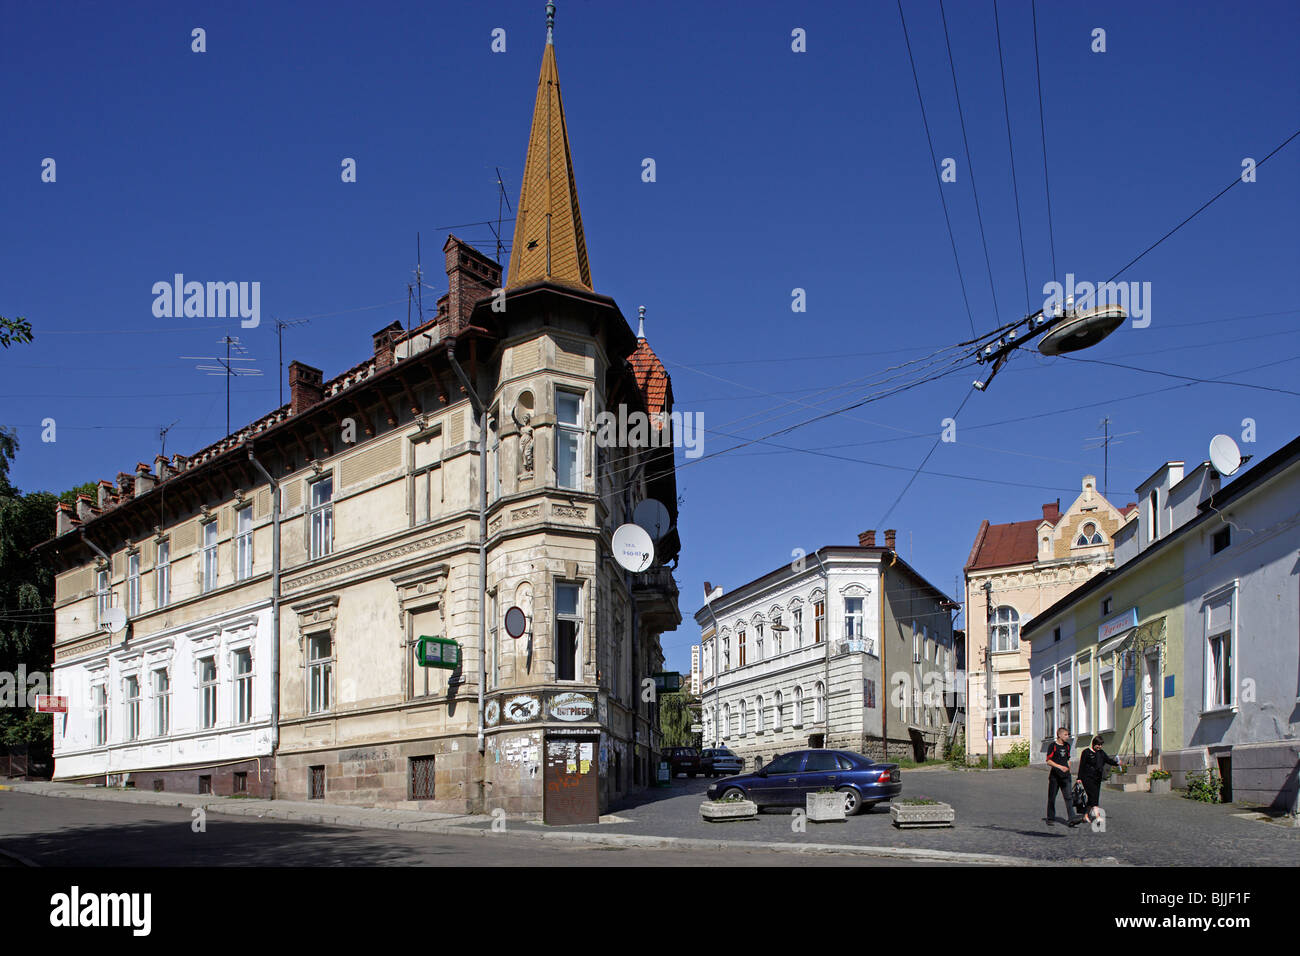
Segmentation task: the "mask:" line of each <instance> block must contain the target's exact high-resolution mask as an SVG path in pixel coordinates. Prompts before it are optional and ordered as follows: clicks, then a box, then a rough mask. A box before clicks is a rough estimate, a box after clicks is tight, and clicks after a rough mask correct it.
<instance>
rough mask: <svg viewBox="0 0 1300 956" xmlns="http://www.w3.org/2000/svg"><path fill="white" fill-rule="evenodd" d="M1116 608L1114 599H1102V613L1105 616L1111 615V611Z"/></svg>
mask: <svg viewBox="0 0 1300 956" xmlns="http://www.w3.org/2000/svg"><path fill="white" fill-rule="evenodd" d="M1114 607H1115V604H1114V600H1113V599H1112V598H1103V599H1102V602H1101V613H1102V614H1103V615H1106V614H1109V613H1110V612H1111V610H1112V609H1113V608H1114Z"/></svg>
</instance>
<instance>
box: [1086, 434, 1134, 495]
mask: <svg viewBox="0 0 1300 956" xmlns="http://www.w3.org/2000/svg"><path fill="white" fill-rule="evenodd" d="M1110 424H1111V422H1110V416H1109V415H1107V416H1106V417H1105V418H1103V419H1102V420H1101V421H1099V422H1098V423H1097V427H1098V428H1101V429H1103V432H1102V434H1100V435H1094V436H1093V437H1092V438H1085V439H1084V441H1089V442H1096V443H1097V444H1095V445H1084V446H1083V450H1084V451H1095V450H1096V449H1098V448H1101V449H1104V451H1103V453H1102V454H1103V460H1102V473H1101V489H1102V490H1101V494H1102V497H1103V498H1106V499H1108V500H1109V498H1110V446H1111V445H1122V444H1124V438H1125V437H1126V436H1128V435H1140V434H1141V432H1140V431H1132V432H1119V433H1118V434H1115V435H1112V434H1111V433H1110Z"/></svg>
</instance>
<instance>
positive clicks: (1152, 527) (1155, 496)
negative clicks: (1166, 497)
mask: <svg viewBox="0 0 1300 956" xmlns="http://www.w3.org/2000/svg"><path fill="white" fill-rule="evenodd" d="M1159 536H1160V494H1159V492H1157V491H1156V489H1154V488H1152V489H1151V494H1150V496H1149V497H1148V498H1147V543H1148V544H1149V543H1151V542H1152V541H1154V540H1155V539H1156V538H1158V537H1159Z"/></svg>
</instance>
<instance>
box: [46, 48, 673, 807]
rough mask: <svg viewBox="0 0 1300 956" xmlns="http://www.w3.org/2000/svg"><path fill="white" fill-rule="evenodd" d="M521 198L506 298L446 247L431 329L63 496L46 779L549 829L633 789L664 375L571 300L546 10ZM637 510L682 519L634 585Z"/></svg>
mask: <svg viewBox="0 0 1300 956" xmlns="http://www.w3.org/2000/svg"><path fill="white" fill-rule="evenodd" d="M518 210H519V215H518V219H517V223H516V231H515V236H514V246H513V248H514V250H515V252H514V253H513V255H512V257H511V262H510V272H509V277H508V280H507V281H506V283H505V285H504V289H502V288H499V287H500V286H501V285H502V282H501V278H502V277H501V267H500V266H499V265H498V264H497V263H495V262H493V261H492V260H490V259H488V258H487V257H485V256H483V255H482V254H480V253H478V252H477V251H476V250H474V249H473V248H471V247H470V246H468V245H467V244H465V243H463V242H461V241H460V240H458V239H456V238H455V237H454V236H452V237H450V238H448V240H447V242H446V244H445V246H444V251H445V253H446V270H447V282H448V289H449V291H448V293H447V294H446V295H444V296H443V297H442V298H441V299H440V300H439V302H438V314H437V316H436V317H435V318H432V319H430V320H429V321H427V322H425V323H424V324H422V325H421V326H420V327H418V328H415V329H413V330H411V331H410V332H409V333H408V332H406V331H405V330H404V329H403V328H402V326H401V324H400V323H397V322H394V323H393V324H391V325H389V326H388V327H386V328H384V329H382V330H380V331H379V332H377V333H375V334H374V336H373V352H372V353H371V354H368V355H367V356H366V357H365V359H364V360H363V361H361V362H360V363H359V364H357V365H355V366H353V367H352V368H350V369H348V370H347V371H345V372H343V373H342V374H340V375H337V376H336V377H334V378H332V379H330V380H329V381H325V380H324V378H323V375H322V373H321V372H320V371H319V370H317V369H314V368H311V367H309V366H306V365H303V364H302V363H299V362H294V363H293V364H292V365H291V366H290V370H289V380H290V388H291V400H290V402H289V403H288V404H287V405H285V406H284V407H281V408H278V409H276V410H275V411H273V412H271V413H270V414H269V415H267V416H265V417H264V418H262V419H260V420H259V421H256V422H254V423H252V424H250V425H248V426H246V427H244V428H242V429H240V430H238V431H237V432H236V433H234V434H232V435H229V436H227V437H226V438H224V439H222V440H221V441H220V442H218V443H216V444H215V445H212V446H211V447H209V448H206V449H204V450H202V451H201V452H199V453H198V454H196V455H194V456H192V457H190V458H185V457H182V456H179V455H178V456H176V457H175V459H173V460H167V459H164V458H161V457H160V458H159V459H157V460H156V461H155V463H154V465H153V466H152V467H151V466H149V465H147V464H143V463H142V464H140V465H139V466H138V467H137V469H136V471H135V473H134V474H126V473H124V474H121V475H119V476H118V481H117V483H116V484H115V485H110V484H109V483H107V482H104V483H101V486H100V491H99V498H98V501H91V500H90V499H88V498H83V499H81V500H79V501H78V503H77V508H76V510H75V512H74V511H73V510H72V509H68V508H66V507H64V508H61V510H60V512H59V516H58V528H57V535H56V537H55V538H54V539H52V540H51V541H50V542H47V543H46V544H45V545H44V546H43V549H44V551H45V553H46V554H47V555H48V556H49V557H50V558H51V559H52V560H53V561H54V563H55V564H56V566H57V584H56V602H55V608H56V615H57V624H56V639H55V655H56V664H55V685H56V689H57V688H60V687H62V688H63V690H58V692H60V693H63V692H67V693H69V694H70V695H71V696H72V698H73V700H72V701H71V703H72V706H71V707H70V713H69V714H68V715H67V717H66V719H65V720H63V721H62V726H61V727H60V725H59V724H57V723H56V727H55V734H56V735H55V758H56V768H55V776H56V778H57V779H69V780H85V781H98V782H104V781H105V780H106V779H107V780H108V781H109V782H114V783H121V784H126V785H136V786H139V787H140V788H142V789H146V788H153V789H179V790H184V791H187V792H196V791H198V792H204V791H205V790H211V791H213V792H216V793H230V792H240V791H244V792H249V793H256V794H273V795H275V796H277V797H283V798H289V799H322V800H325V801H327V802H339V803H357V804H362V803H364V804H389V805H409V806H419V807H421V808H426V809H432V810H449V811H457V812H466V811H479V812H486V811H491V810H493V809H496V808H501V809H504V810H506V811H508V812H511V813H524V814H530V815H531V814H542V813H544V814H545V815H546V817H547V818H548V819H551V820H553V821H554V822H564V821H566V820H572V819H594V816H595V814H596V813H597V812H599V810H600V809H603V808H605V807H606V806H607V805H608V804H609V802H610V801H611V800H613V799H615V798H617V797H618V796H620V795H623V794H626V793H627V792H628V791H630V790H633V789H637V788H639V787H643V786H647V785H648V784H649V783H650V781H651V767H652V765H653V761H654V758H655V752H656V751H657V749H658V746H659V743H658V734H657V730H656V723H657V722H656V719H655V717H656V715H655V712H654V704H653V701H647V700H646V699H645V695H643V694H642V693H641V690H642V687H643V686H644V682H645V681H646V680H647V679H648V678H651V677H652V675H653V674H654V673H655V672H657V671H660V670H662V666H663V656H662V652H661V649H660V634H661V632H662V631H664V630H672V629H673V628H675V627H676V626H677V624H678V623H679V622H680V615H679V613H678V610H677V603H676V597H677V589H676V585H675V583H674V581H673V577H672V574H671V572H670V570H669V569H668V568H667V567H665V562H672V561H674V559H675V557H676V554H677V551H678V548H679V540H678V538H677V533H676V530H675V526H676V513H677V494H676V478H675V472H674V464H673V462H674V456H673V448H672V444H671V443H672V440H673V439H674V434H673V431H674V418H673V417H672V416H671V413H672V389H671V383H670V381H669V379H668V376H667V373H666V372H665V370H664V368H663V366H662V364H661V363H660V362H659V360H658V358H657V357H656V356H655V354H654V352H653V351H652V350H651V349H650V347H649V344H648V343H647V342H646V340H645V338H644V335H640V336H638V335H635V334H633V332H632V330H631V328H630V327H629V325H628V323H627V321H626V320H625V319H624V317H623V315H622V314H621V312H620V311H619V309H618V306H617V305H616V304H615V303H614V301H613V300H612V299H610V298H608V297H606V296H603V295H600V294H598V293H596V292H594V291H593V288H592V282H591V274H590V270H589V266H588V259H587V248H586V242H585V238H584V235H583V229H582V219H581V215H580V213H579V209H578V201H577V192H576V188H575V185H574V179H573V172H572V159H571V156H570V154H569V144H568V134H567V129H566V126H565V117H564V110H563V105H562V103H561V99H560V90H559V81H558V74H557V72H556V65H555V54H554V47H553V46H552V45H551V42H550V31H549V29H548V40H547V45H546V47H545V53H544V56H543V61H542V71H541V76H540V78H539V82H538V89H537V98H536V104H535V107H534V113H533V126H532V133H531V139H530V144H529V149H528V156H527V165H526V168H525V173H524V177H523V184H522V194H521V197H520V202H519V206H518ZM615 410H621V411H622V412H623V413H624V414H628V415H642V416H660V415H662V417H661V418H656V419H655V421H656V422H657V425H655V426H654V427H653V428H652V440H651V442H650V443H648V444H647V443H645V442H640V443H638V441H637V440H636V439H635V438H627V437H626V436H624V439H625V440H623V441H622V442H621V443H613V444H611V443H610V442H609V441H607V440H604V439H602V438H601V437H600V432H599V431H598V430H597V428H596V423H597V419H598V417H599V416H600V415H601V414H602V413H604V412H614V411H615ZM646 498H655V499H658V500H660V501H661V502H662V503H663V504H664V505H665V506H666V507H667V509H668V511H669V514H670V517H671V519H672V526H673V529H674V530H671V531H669V532H668V533H667V534H666V535H664V536H663V537H662V538H661V539H660V540H659V542H658V547H657V554H656V556H655V560H654V562H653V564H652V566H651V567H650V568H649V570H647V571H645V572H643V573H640V574H631V573H629V572H627V571H624V570H623V569H622V568H621V567H620V566H619V565H618V564H616V563H615V561H614V559H613V556H612V551H611V535H612V532H613V531H614V529H615V528H616V527H618V526H619V525H620V524H623V523H625V522H628V521H630V520H631V514H632V511H633V509H634V508H635V506H636V505H637V504H638V503H639V502H641V501H642V500H644V499H646ZM113 607H121V608H123V610H124V611H125V616H126V619H127V624H126V627H125V628H124V629H122V630H118V631H113V630H112V629H111V628H110V626H109V624H110V623H111V618H112V617H113V615H112V613H110V611H109V609H110V608H113ZM511 608H518V609H519V610H520V611H521V612H522V614H516V615H509V616H508V615H507V611H508V610H509V609H511ZM515 621H519V622H521V623H522V628H521V631H522V633H519V634H518V635H517V636H512V634H511V633H509V632H508V630H507V628H508V627H509V628H510V630H511V631H514V630H515V627H514V626H513V625H514V623H515ZM425 638H440V639H443V641H444V642H447V641H450V642H451V643H452V645H453V646H454V648H455V650H456V652H458V656H456V657H455V659H454V667H450V668H447V669H444V668H439V667H431V666H427V665H428V664H429V662H430V657H431V656H433V655H435V654H436V655H437V656H438V658H439V660H440V659H441V655H442V648H443V647H444V646H446V644H445V643H439V642H436V641H429V640H425ZM447 656H448V657H452V653H451V652H449V653H448V655H447Z"/></svg>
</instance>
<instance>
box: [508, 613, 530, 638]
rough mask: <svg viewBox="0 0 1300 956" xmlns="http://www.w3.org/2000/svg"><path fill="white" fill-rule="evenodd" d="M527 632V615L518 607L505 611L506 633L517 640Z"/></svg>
mask: <svg viewBox="0 0 1300 956" xmlns="http://www.w3.org/2000/svg"><path fill="white" fill-rule="evenodd" d="M527 630H528V615H527V614H525V613H524V609H523V608H521V607H519V606H518V605H516V606H514V607H512V608H511V609H510V610H508V611H506V633H507V634H509V635H510V636H511V637H513V638H515V639H516V640H518V639H519V638H521V637H523V636H524V632H525V631H527Z"/></svg>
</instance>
